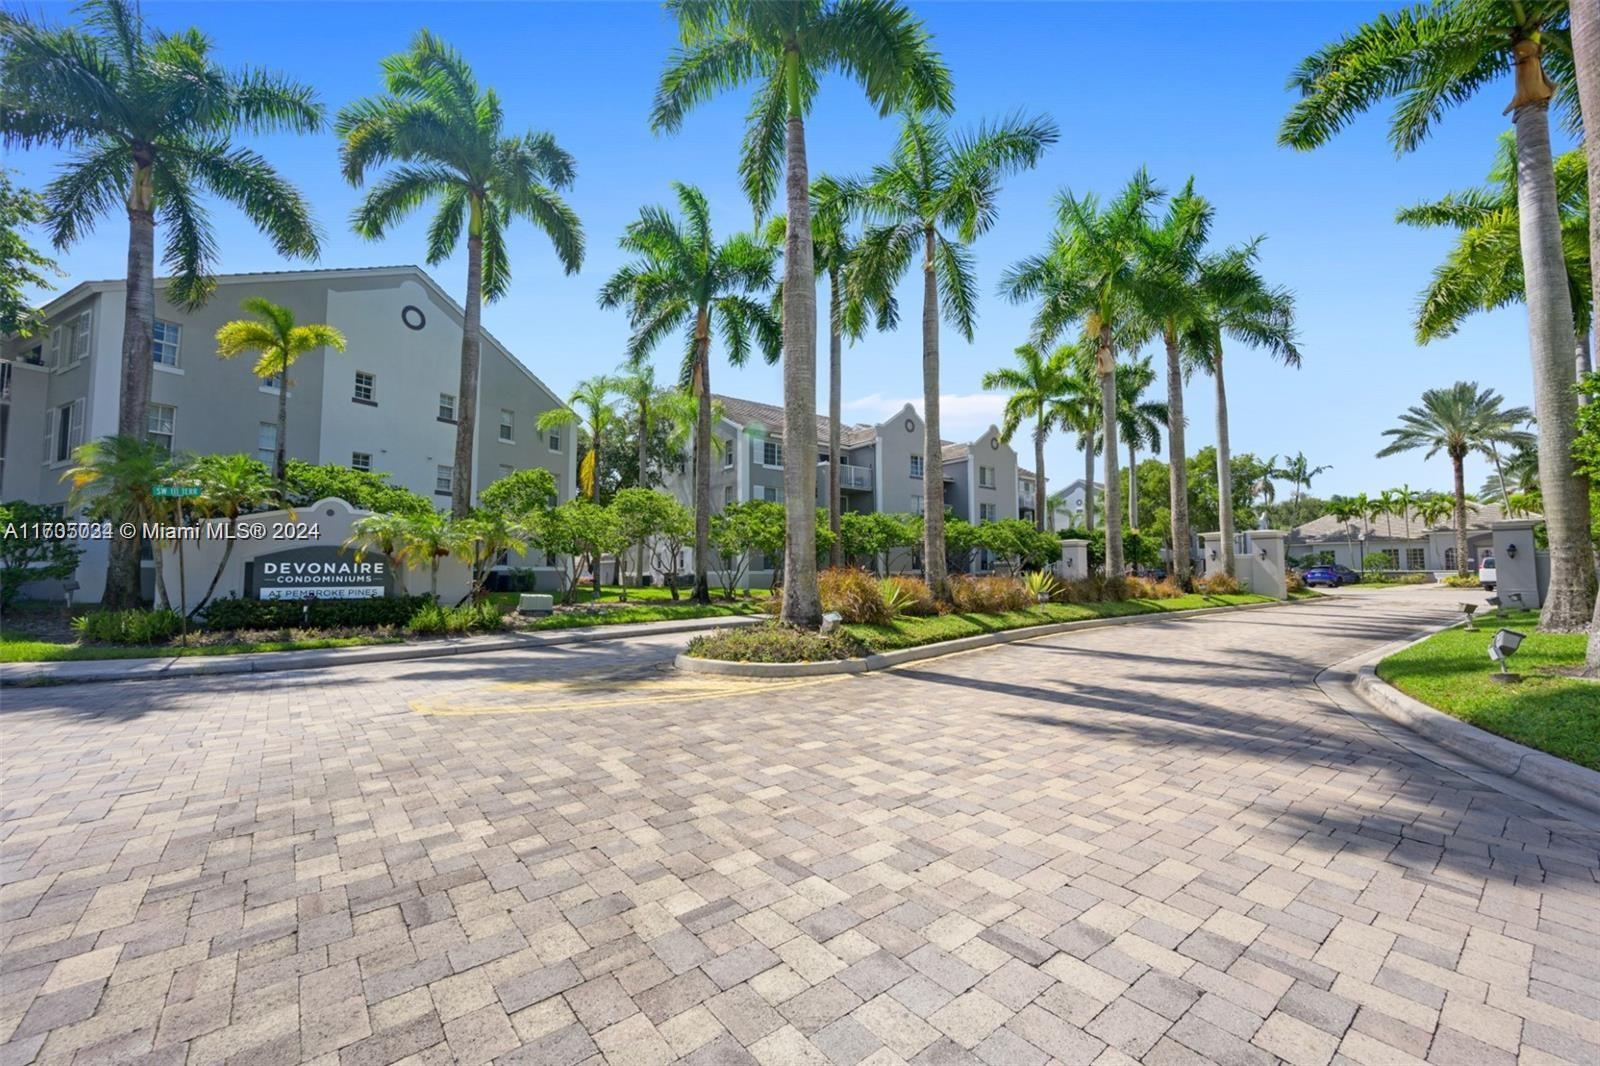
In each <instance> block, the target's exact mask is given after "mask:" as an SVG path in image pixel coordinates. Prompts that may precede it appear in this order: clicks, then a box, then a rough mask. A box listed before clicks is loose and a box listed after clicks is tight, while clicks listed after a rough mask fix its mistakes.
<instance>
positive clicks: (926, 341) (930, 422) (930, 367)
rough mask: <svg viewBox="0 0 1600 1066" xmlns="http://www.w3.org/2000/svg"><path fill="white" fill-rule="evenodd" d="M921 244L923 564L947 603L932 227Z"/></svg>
mask: <svg viewBox="0 0 1600 1066" xmlns="http://www.w3.org/2000/svg"><path fill="white" fill-rule="evenodd" d="M922 241H923V254H922V406H923V434H922V479H923V487H922V491H923V504H924V505H923V508H922V510H923V519H922V563H923V576H924V577H925V578H926V579H927V582H928V589H929V590H930V591H931V592H932V593H933V597H934V599H936V600H938V601H939V602H941V603H946V602H949V599H950V580H949V575H948V573H947V570H946V566H945V548H944V448H943V446H942V445H941V444H940V440H939V276H938V274H937V273H936V272H935V270H934V266H935V263H934V252H935V250H936V243H935V242H936V237H935V236H934V232H933V228H932V227H931V226H930V227H928V229H927V230H926V232H924V234H923V238H922Z"/></svg>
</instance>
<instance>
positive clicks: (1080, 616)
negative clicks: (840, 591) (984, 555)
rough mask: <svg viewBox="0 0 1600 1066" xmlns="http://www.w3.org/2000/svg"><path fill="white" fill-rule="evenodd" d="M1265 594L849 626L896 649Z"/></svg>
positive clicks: (1231, 602)
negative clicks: (1028, 627) (1026, 627)
mask: <svg viewBox="0 0 1600 1066" xmlns="http://www.w3.org/2000/svg"><path fill="white" fill-rule="evenodd" d="M1268 602H1270V600H1269V598H1268V597H1266V596H1251V595H1237V596H1204V595H1199V594H1194V595H1189V596H1179V597H1177V598H1176V599H1170V600H1117V601H1114V602H1111V603H1041V604H1039V605H1038V606H1036V607H1028V608H1024V609H1023V610H1020V611H1005V612H1002V613H1000V614H943V615H934V616H932V617H928V618H910V617H902V618H896V619H895V620H894V621H893V622H890V623H889V624H888V625H864V624H856V625H847V626H845V627H844V628H845V629H847V630H849V631H850V632H851V633H853V634H854V635H855V636H857V637H859V638H861V640H862V641H863V642H864V643H865V644H867V645H868V646H869V647H871V648H872V649H873V650H874V651H897V650H899V649H901V648H915V647H919V646H920V645H923V644H934V643H937V642H939V641H941V640H955V639H957V638H959V637H975V636H977V635H979V634H980V633H998V632H1001V631H1002V630H1007V629H1021V628H1023V627H1024V626H1038V625H1046V624H1048V623H1051V622H1081V621H1084V620H1086V619H1090V618H1115V617H1120V616H1122V615H1129V614H1159V613H1161V612H1166V611H1192V610H1195V609H1197V608H1200V607H1232V606H1236V605H1238V604H1244V603H1268Z"/></svg>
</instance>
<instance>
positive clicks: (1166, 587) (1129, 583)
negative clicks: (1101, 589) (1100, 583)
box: [1120, 577, 1183, 600]
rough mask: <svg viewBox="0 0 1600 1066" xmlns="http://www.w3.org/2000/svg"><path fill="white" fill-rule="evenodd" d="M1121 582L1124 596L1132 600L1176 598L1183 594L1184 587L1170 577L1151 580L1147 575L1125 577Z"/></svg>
mask: <svg viewBox="0 0 1600 1066" xmlns="http://www.w3.org/2000/svg"><path fill="white" fill-rule="evenodd" d="M1120 584H1121V586H1122V590H1123V593H1124V597H1123V598H1125V599H1130V600H1175V599H1177V598H1178V597H1179V596H1182V595H1183V589H1181V588H1179V587H1178V583H1177V582H1176V581H1174V580H1172V578H1170V577H1164V578H1162V579H1161V580H1160V581H1151V580H1150V579H1149V578H1147V577H1125V578H1123V579H1122V580H1121V582H1120Z"/></svg>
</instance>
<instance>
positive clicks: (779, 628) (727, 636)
mask: <svg viewBox="0 0 1600 1066" xmlns="http://www.w3.org/2000/svg"><path fill="white" fill-rule="evenodd" d="M870 650H871V649H869V648H868V647H867V646H866V645H865V644H863V643H862V642H861V639H860V638H859V637H857V636H855V635H854V634H852V633H850V632H849V631H847V630H844V629H835V630H834V631H833V632H832V633H829V634H826V635H824V634H822V633H817V632H815V631H813V630H810V629H800V628H798V627H796V626H786V625H783V624H781V623H778V622H763V623H761V624H759V625H748V626H739V627H738V628H736V629H716V630H712V631H711V632H710V633H705V634H702V635H701V636H698V637H695V638H694V639H693V640H691V641H690V642H689V647H688V649H687V650H686V651H685V653H684V654H686V655H690V656H692V657H694V658H696V659H725V660H728V661H731V662H741V663H815V662H827V661H829V660H833V659H858V658H860V657H862V656H863V655H866V654H867V652H868V651H870Z"/></svg>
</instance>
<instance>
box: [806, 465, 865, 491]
mask: <svg viewBox="0 0 1600 1066" xmlns="http://www.w3.org/2000/svg"><path fill="white" fill-rule="evenodd" d="M817 482H818V484H821V485H826V484H827V483H828V464H827V463H826V462H818V463H817ZM839 487H840V488H841V489H871V488H872V467H870V466H854V465H852V464H850V463H840V464H839Z"/></svg>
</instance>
